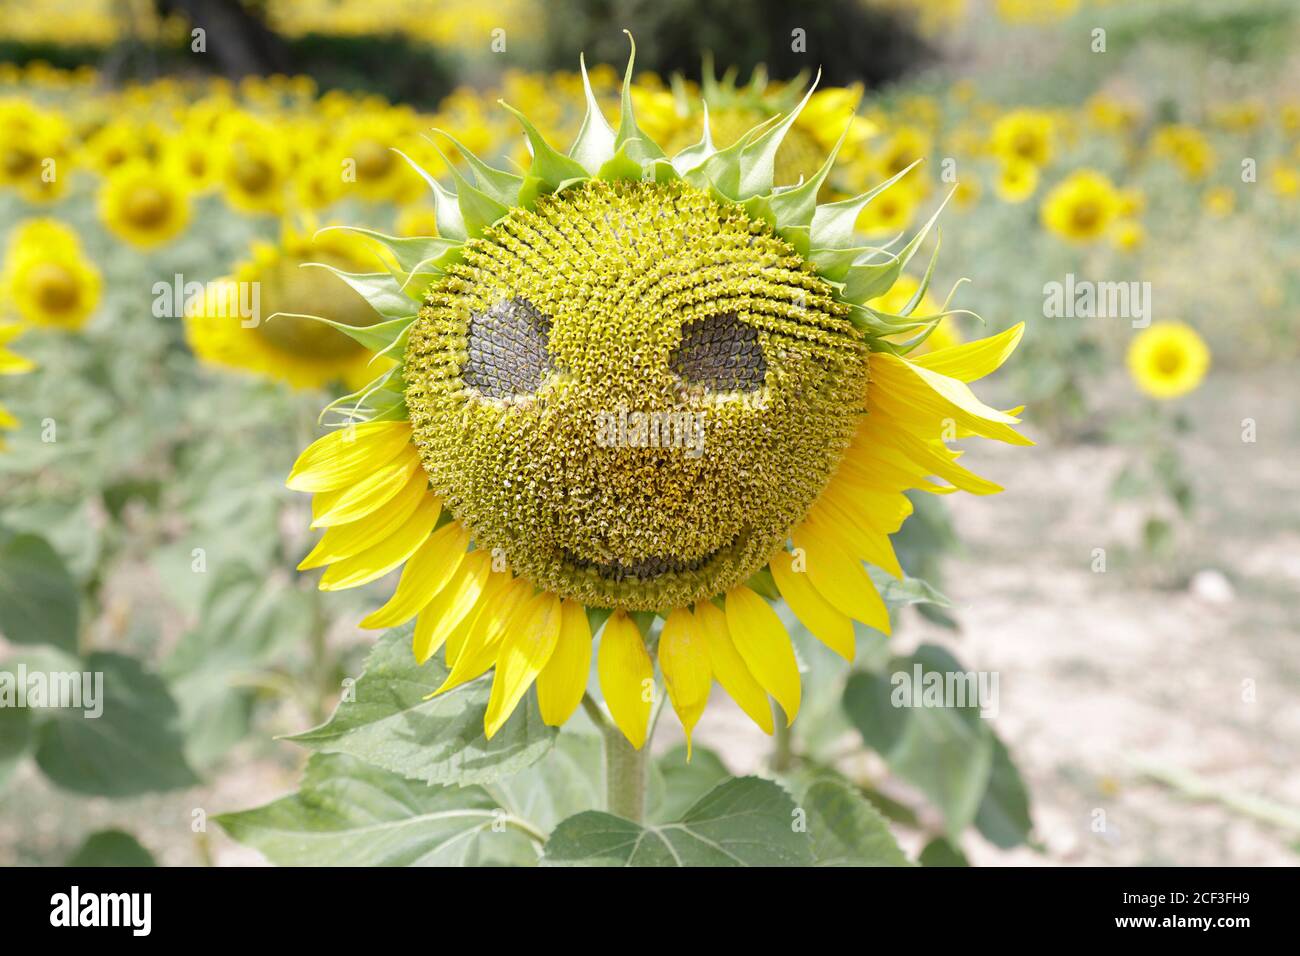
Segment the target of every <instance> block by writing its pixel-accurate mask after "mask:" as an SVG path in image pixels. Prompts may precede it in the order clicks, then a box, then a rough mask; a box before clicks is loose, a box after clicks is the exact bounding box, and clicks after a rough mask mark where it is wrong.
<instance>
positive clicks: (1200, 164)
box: [1151, 124, 1215, 180]
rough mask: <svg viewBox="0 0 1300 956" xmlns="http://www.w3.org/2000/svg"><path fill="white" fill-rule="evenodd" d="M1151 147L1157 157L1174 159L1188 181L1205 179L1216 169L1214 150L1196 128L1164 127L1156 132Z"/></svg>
mask: <svg viewBox="0 0 1300 956" xmlns="http://www.w3.org/2000/svg"><path fill="white" fill-rule="evenodd" d="M1151 145H1152V149H1153V150H1154V152H1155V154H1156V155H1157V156H1164V157H1167V158H1169V159H1172V160H1173V161H1174V163H1175V164H1176V165H1177V166H1178V168H1179V169H1180V170H1182V172H1183V175H1184V176H1186V177H1187V178H1188V179H1193V180H1199V179H1204V178H1205V176H1206V175H1208V174H1209V172H1210V170H1211V169H1212V168H1213V167H1214V160H1215V155H1214V149H1213V147H1211V146H1210V143H1209V140H1207V139H1206V138H1205V135H1204V134H1203V133H1202V132H1201V131H1200V130H1198V129H1197V128H1196V127H1194V126H1188V125H1186V124H1170V125H1168V126H1162V127H1161V128H1160V129H1158V130H1156V132H1155V135H1154V136H1153V137H1152V140H1151Z"/></svg>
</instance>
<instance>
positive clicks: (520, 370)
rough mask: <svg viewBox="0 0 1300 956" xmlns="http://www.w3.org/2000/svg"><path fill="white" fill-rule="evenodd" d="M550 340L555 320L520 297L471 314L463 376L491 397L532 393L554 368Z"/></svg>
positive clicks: (478, 389)
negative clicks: (552, 322) (548, 349)
mask: <svg viewBox="0 0 1300 956" xmlns="http://www.w3.org/2000/svg"><path fill="white" fill-rule="evenodd" d="M550 337H551V317H550V316H548V315H545V314H543V313H542V312H539V311H538V310H537V309H536V308H535V307H534V306H533V304H532V303H531V302H529V301H528V300H527V299H524V298H520V297H518V296H516V297H515V298H513V299H503V300H502V301H500V302H497V303H495V304H493V305H492V306H491V307H490V308H488V309H486V310H484V311H482V312H472V313H470V317H469V332H468V334H467V336H466V338H467V339H468V342H467V351H468V352H469V357H468V358H466V359H465V364H464V366H462V368H461V370H460V377H461V378H462V379H463V380H464V382H465V384H466V385H468V386H469V387H470V388H472V389H474V390H476V391H477V392H478V393H479V394H481V395H483V396H484V397H486V398H509V397H510V396H511V395H531V394H532V393H533V392H535V391H537V389H538V388H539V387H540V386H541V384H542V382H543V381H545V379H546V376H547V375H549V374H550V373H551V370H552V369H553V368H554V367H555V366H554V363H553V362H552V361H551V355H550V353H549V352H548V351H547V348H546V345H547V342H548V341H549V340H550Z"/></svg>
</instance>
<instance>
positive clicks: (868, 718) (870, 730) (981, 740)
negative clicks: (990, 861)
mask: <svg viewBox="0 0 1300 956" xmlns="http://www.w3.org/2000/svg"><path fill="white" fill-rule="evenodd" d="M916 665H920V668H921V674H922V680H923V681H924V680H926V679H927V678H926V675H928V674H930V673H937V674H938V675H939V679H940V680H942V679H943V675H944V674H946V673H949V672H958V671H962V670H963V668H962V667H961V665H960V664H958V662H957V661H956V659H955V658H953V657H952V655H951V654H949V653H948V652H947V651H945V650H943V649H942V648H939V647H936V646H934V645H930V644H927V645H923V646H922V647H920V648H919V649H918V650H917V652H916V653H915V654H914V655H912V656H911V657H906V658H894V659H893V660H892V661H891V662H890V664H889V666H888V668H887V669H886V672H885V673H884V674H872V675H863V674H855V675H854V676H853V677H852V678H850V680H849V682H848V684H847V685H846V687H845V692H844V709H845V711H846V713H847V714H848V716H849V719H850V720H851V721H852V722H853V724H854V726H855V727H857V728H858V731H859V733H861V734H862V738H863V740H864V741H866V743H867V744H868V746H870V747H872V748H873V749H875V750H876V751H878V752H879V753H880V755H881V756H882V757H884V759H885V762H886V763H887V764H888V765H889V769H890V770H891V771H892V772H893V773H895V774H897V775H898V776H899V777H901V778H902V779H904V780H906V781H907V782H909V783H911V784H912V785H913V786H915V787H916V788H917V789H918V790H920V791H921V792H922V793H924V794H925V795H926V797H927V798H928V799H929V801H930V802H931V803H932V804H934V806H935V807H937V808H938V809H939V810H940V812H942V813H943V817H944V822H945V824H946V829H947V833H948V836H949V837H951V838H954V839H955V838H956V837H957V836H958V835H959V834H960V833H961V832H962V830H964V829H965V828H966V827H967V826H969V825H970V824H971V823H972V822H974V819H975V815H976V813H977V812H978V810H979V807H980V803H981V801H982V799H983V797H984V792H985V790H986V788H987V787H988V784H989V779H990V776H991V773H992V767H993V744H994V737H993V732H992V731H991V730H990V729H989V727H988V725H987V724H986V723H985V722H984V721H983V720H982V719H981V718H980V716H979V712H978V710H977V709H976V708H975V707H974V705H973V704H972V703H970V702H968V706H965V707H961V708H958V707H955V706H924V705H923V706H902V703H903V700H902V695H901V693H900V694H899V695H898V697H897V698H896V696H895V693H896V692H897V691H901V690H902V685H901V683H896V682H895V680H894V678H895V677H896V676H897V675H905V676H906V678H907V680H908V681H909V682H910V681H911V680H912V678H913V675H914V673H915V666H916ZM913 696H914V697H919V696H920V689H919V688H914V690H913ZM913 703H914V704H915V703H917V701H916V700H914V701H913ZM921 703H924V702H921Z"/></svg>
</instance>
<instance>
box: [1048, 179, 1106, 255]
mask: <svg viewBox="0 0 1300 956" xmlns="http://www.w3.org/2000/svg"><path fill="white" fill-rule="evenodd" d="M1119 208H1120V198H1119V193H1118V192H1117V191H1116V189H1115V187H1114V185H1113V184H1112V183H1111V181H1110V180H1109V179H1108V178H1107V177H1106V176H1105V175H1103V174H1102V173H1099V172H1096V171H1094V170H1091V169H1081V170H1078V171H1076V172H1074V173H1071V174H1070V175H1069V176H1068V177H1066V179H1065V180H1064V181H1062V182H1061V183H1059V184H1058V185H1057V186H1056V188H1055V189H1053V190H1052V191H1051V192H1050V193H1048V195H1047V197H1046V198H1045V199H1044V200H1043V207H1042V220H1043V225H1044V226H1046V227H1047V228H1048V229H1050V230H1051V231H1052V232H1054V233H1056V234H1057V235H1058V236H1060V237H1061V238H1063V239H1068V240H1070V241H1072V242H1092V241H1094V240H1096V239H1100V238H1101V237H1102V236H1104V235H1105V234H1106V231H1107V230H1108V229H1109V228H1110V226H1111V223H1113V222H1114V221H1115V218H1116V217H1117V216H1118V215H1119Z"/></svg>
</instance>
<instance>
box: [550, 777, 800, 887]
mask: <svg viewBox="0 0 1300 956" xmlns="http://www.w3.org/2000/svg"><path fill="white" fill-rule="evenodd" d="M796 816H797V814H796V811H795V806H794V802H793V801H792V800H791V799H790V796H789V794H787V793H786V792H785V791H784V790H782V789H781V788H780V787H779V786H777V785H776V784H775V783H773V782H772V781H770V780H760V779H758V778H757V777H741V778H739V779H734V780H728V781H727V782H726V783H724V784H722V785H721V786H718V787H715V788H714V789H713V790H711V791H709V793H708V794H706V795H705V796H704V797H702V798H701V799H700V800H699V801H698V802H697V803H696V804H695V805H694V806H692V807H691V808H690V809H689V810H688V811H686V813H685V814H684V815H683V816H682V818H681V819H680V820H679V821H678V822H676V823H668V824H660V825H653V826H645V827H643V826H640V825H639V824H636V823H633V822H631V821H630V820H624V819H621V818H620V817H616V816H613V815H611V814H608V813H599V812H595V811H591V812H588V813H580V814H578V815H577V816H575V817H570V818H569V819H568V820H565V821H564V822H563V823H561V824H560V825H559V826H558V827H556V829H555V832H554V833H553V834H551V838H550V840H549V841H548V842H547V844H546V855H545V856H544V858H543V861H542V862H543V863H544V864H548V865H552V866H808V865H810V864H811V863H812V862H813V853H812V841H811V840H810V839H809V838H808V834H807V833H803V832H799V831H798V830H797V829H796V827H795V818H796Z"/></svg>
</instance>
